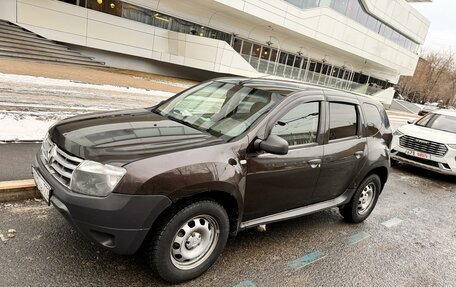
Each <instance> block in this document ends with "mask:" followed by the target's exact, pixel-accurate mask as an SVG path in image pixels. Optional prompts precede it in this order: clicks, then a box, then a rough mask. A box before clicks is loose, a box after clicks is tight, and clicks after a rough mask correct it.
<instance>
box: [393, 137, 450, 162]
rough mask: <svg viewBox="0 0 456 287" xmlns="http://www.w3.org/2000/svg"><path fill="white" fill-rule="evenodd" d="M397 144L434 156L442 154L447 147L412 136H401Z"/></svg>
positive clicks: (445, 151)
mask: <svg viewBox="0 0 456 287" xmlns="http://www.w3.org/2000/svg"><path fill="white" fill-rule="evenodd" d="M399 144H400V145H401V146H402V147H404V148H408V149H411V150H415V151H420V152H424V153H428V154H432V155H435V156H441V157H442V156H444V155H445V154H446V153H447V151H448V148H447V147H446V145H444V144H442V143H437V142H432V141H428V140H422V139H419V138H415V137H412V136H407V135H404V136H401V137H400V138H399Z"/></svg>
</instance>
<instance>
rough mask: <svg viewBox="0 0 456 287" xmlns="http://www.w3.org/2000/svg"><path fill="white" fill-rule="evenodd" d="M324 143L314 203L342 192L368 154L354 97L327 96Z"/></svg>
mask: <svg viewBox="0 0 456 287" xmlns="http://www.w3.org/2000/svg"><path fill="white" fill-rule="evenodd" d="M326 105H327V110H328V111H329V112H328V113H327V114H328V118H327V123H328V124H327V134H326V143H325V145H324V155H323V163H322V165H321V171H320V177H319V180H318V182H317V185H316V188H315V192H314V195H313V197H312V198H313V200H312V201H313V202H321V201H326V200H330V199H334V198H336V197H338V196H339V195H341V194H342V193H344V192H345V190H346V189H347V188H348V187H349V186H350V184H351V183H352V182H353V180H354V178H355V177H356V175H357V174H358V171H359V170H360V168H361V167H362V165H363V163H364V161H365V158H366V153H367V143H366V138H365V137H364V136H363V128H362V127H363V123H362V116H361V111H360V106H359V104H358V101H357V99H355V98H353V99H352V98H347V99H344V98H338V97H328V102H327V103H326Z"/></svg>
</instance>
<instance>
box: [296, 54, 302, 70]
mask: <svg viewBox="0 0 456 287" xmlns="http://www.w3.org/2000/svg"><path fill="white" fill-rule="evenodd" d="M301 62H302V58H301V57H298V56H296V59H295V62H294V66H295V67H296V68H299V67H301Z"/></svg>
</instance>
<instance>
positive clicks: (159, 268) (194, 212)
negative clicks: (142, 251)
mask: <svg viewBox="0 0 456 287" xmlns="http://www.w3.org/2000/svg"><path fill="white" fill-rule="evenodd" d="M154 231H155V236H153V238H152V240H151V242H150V246H149V250H148V256H147V257H148V261H149V265H150V266H151V268H152V270H153V271H154V273H156V274H157V275H158V276H160V277H161V278H162V279H163V280H165V281H168V282H170V283H180V282H184V281H187V280H191V279H193V278H196V277H198V276H200V275H201V274H202V273H204V272H205V271H207V270H208V269H209V268H210V267H211V266H212V265H213V264H214V263H215V261H216V260H217V259H218V258H219V256H220V254H221V253H222V251H223V249H224V248H225V244H226V242H227V239H228V235H229V220H228V215H227V213H226V211H225V209H224V208H223V207H222V206H221V205H220V204H218V203H216V202H214V201H210V200H204V201H198V202H195V203H192V204H189V205H187V206H185V207H183V208H180V209H178V210H177V209H176V210H175V211H174V212H170V213H169V214H168V216H165V218H163V219H162V220H161V221H160V223H159V225H158V227H157V228H156V229H155V230H154Z"/></svg>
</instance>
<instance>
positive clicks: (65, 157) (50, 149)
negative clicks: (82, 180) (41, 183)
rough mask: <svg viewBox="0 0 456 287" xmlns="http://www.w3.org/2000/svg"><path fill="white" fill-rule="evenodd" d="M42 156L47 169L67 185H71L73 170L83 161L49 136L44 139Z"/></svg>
mask: <svg viewBox="0 0 456 287" xmlns="http://www.w3.org/2000/svg"><path fill="white" fill-rule="evenodd" d="M41 157H42V160H43V163H44V165H45V166H46V168H47V170H48V171H49V172H50V173H51V174H52V175H53V176H54V177H55V178H56V179H57V180H58V181H59V182H60V183H61V184H63V185H65V186H66V187H69V186H70V180H71V176H72V174H73V171H74V170H75V169H76V167H77V166H78V165H79V164H80V163H81V162H82V161H83V160H82V159H80V158H77V157H74V156H71V155H69V154H67V153H66V152H64V151H63V150H62V149H60V148H59V147H58V146H57V145H56V144H55V143H53V142H52V141H51V139H49V137H48V136H47V137H46V138H45V139H44V140H43V144H42V146H41Z"/></svg>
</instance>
